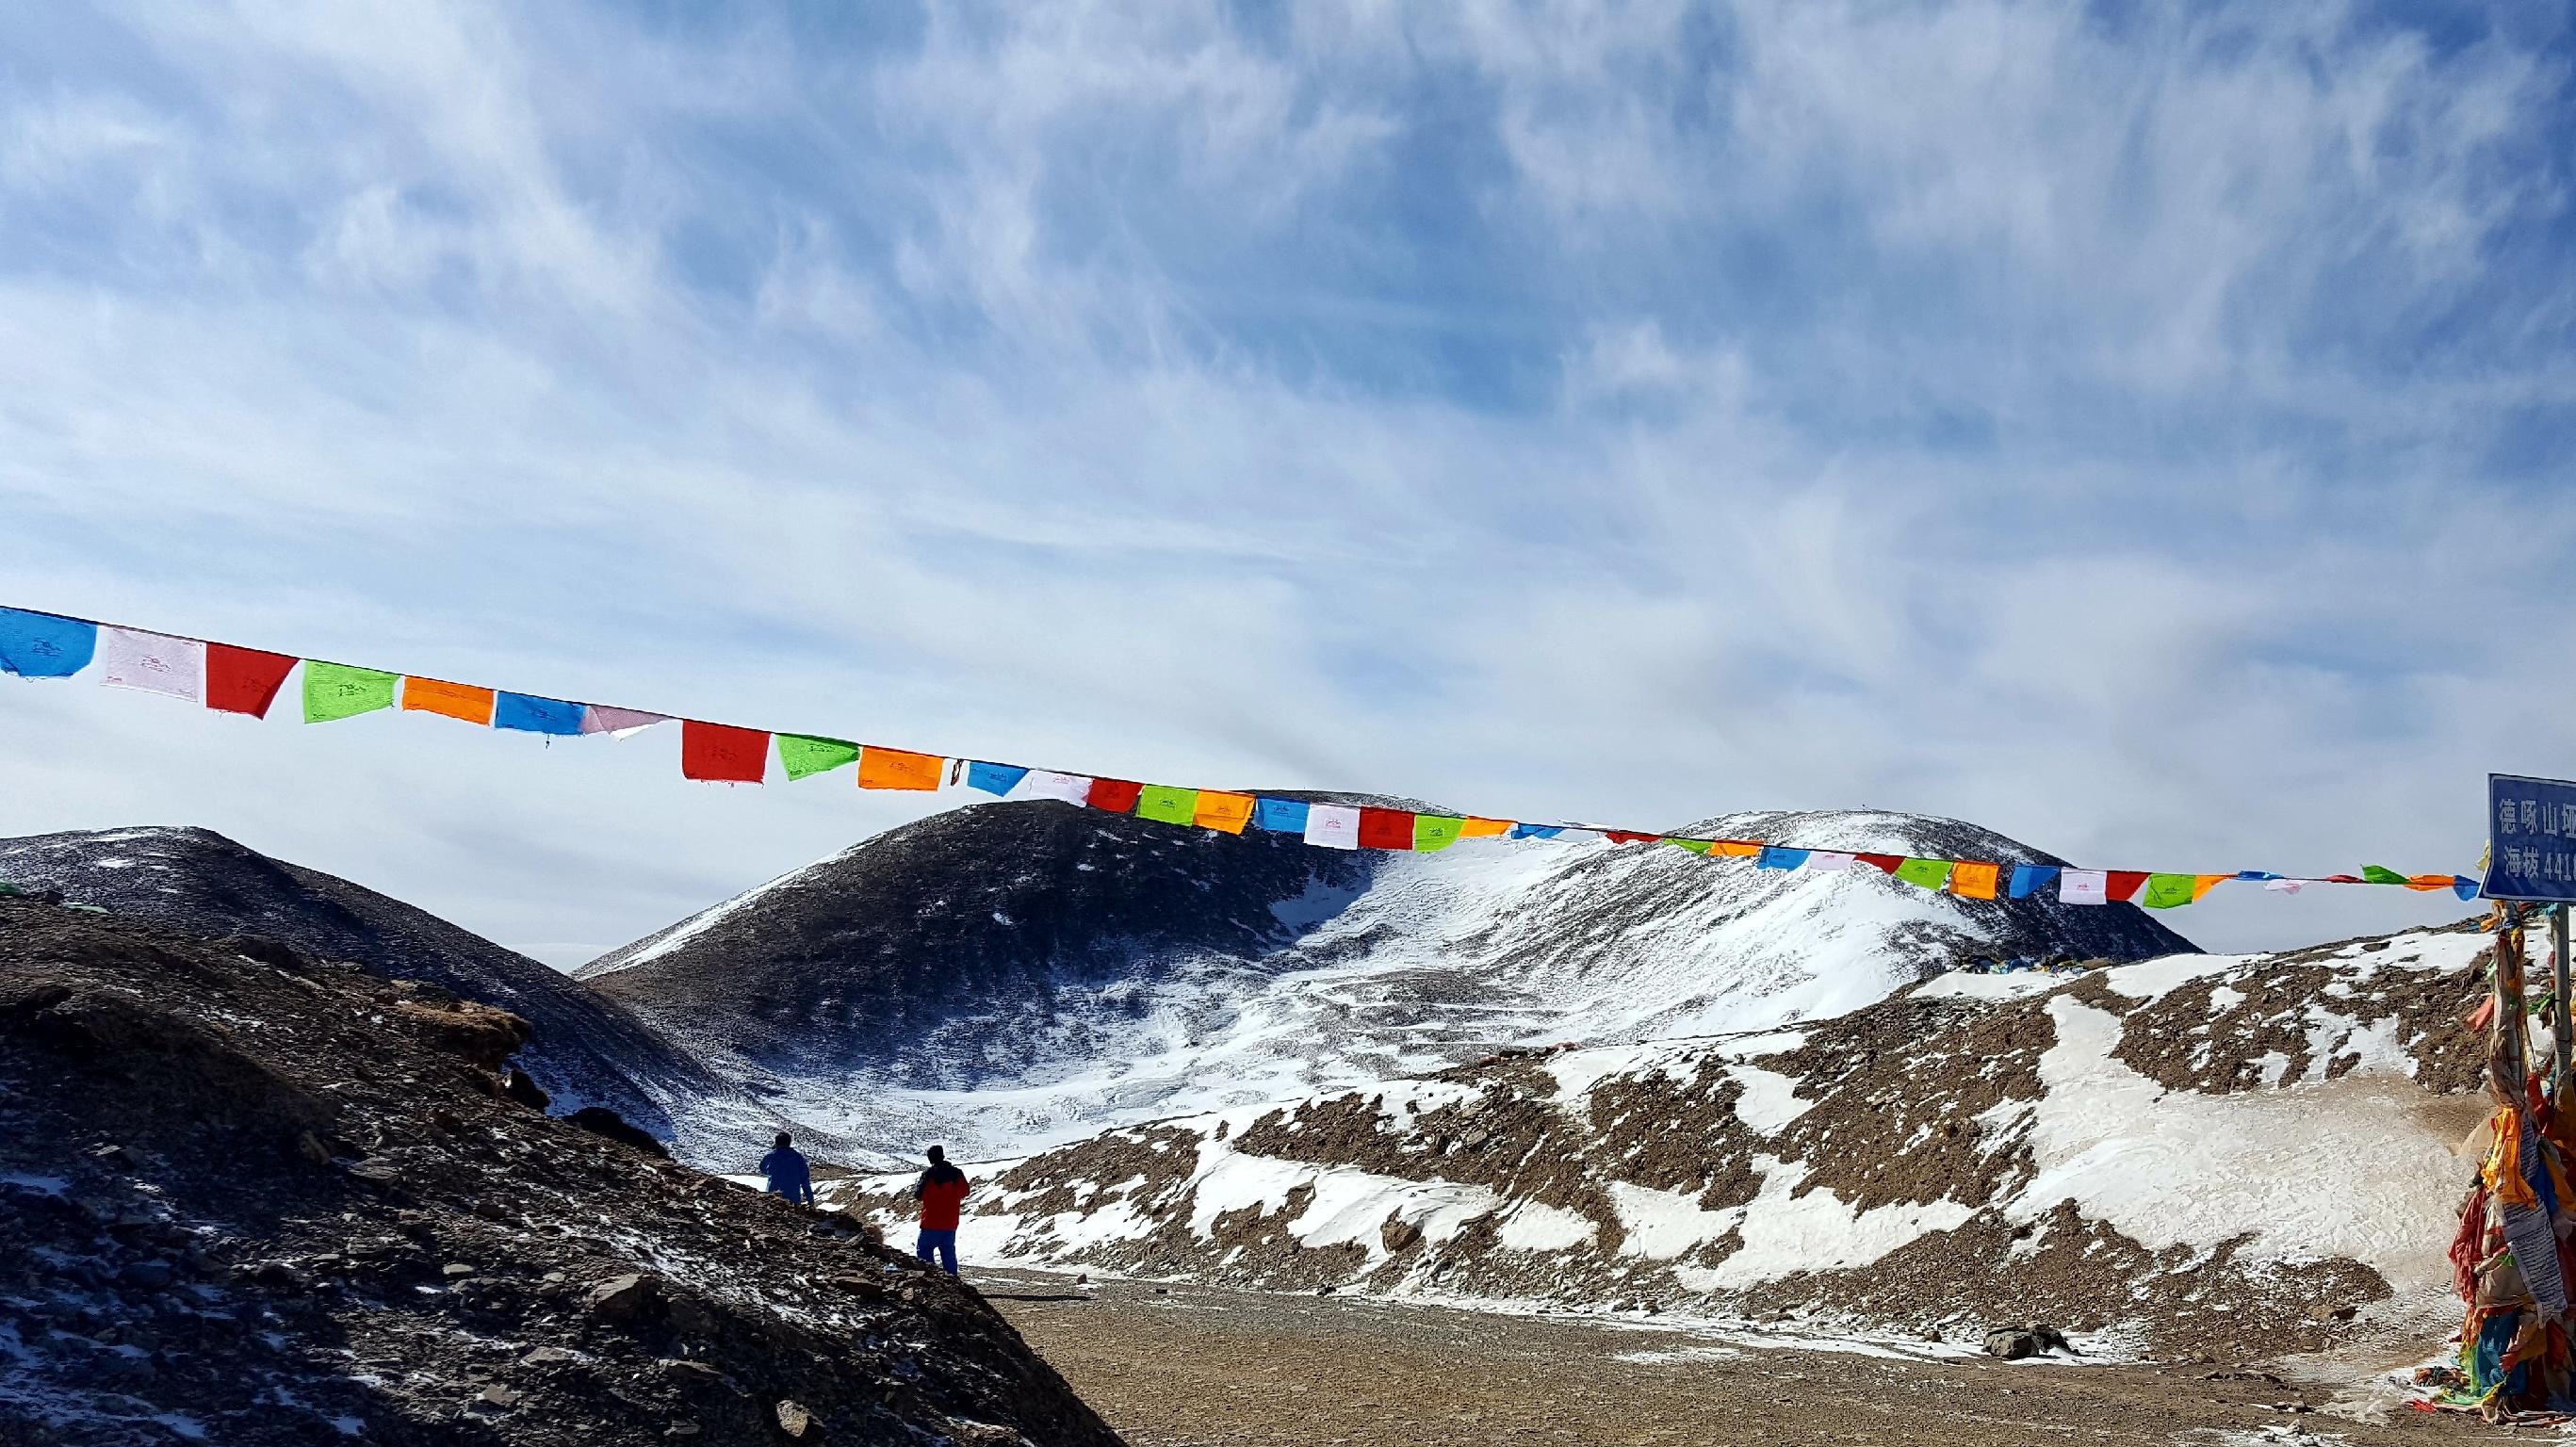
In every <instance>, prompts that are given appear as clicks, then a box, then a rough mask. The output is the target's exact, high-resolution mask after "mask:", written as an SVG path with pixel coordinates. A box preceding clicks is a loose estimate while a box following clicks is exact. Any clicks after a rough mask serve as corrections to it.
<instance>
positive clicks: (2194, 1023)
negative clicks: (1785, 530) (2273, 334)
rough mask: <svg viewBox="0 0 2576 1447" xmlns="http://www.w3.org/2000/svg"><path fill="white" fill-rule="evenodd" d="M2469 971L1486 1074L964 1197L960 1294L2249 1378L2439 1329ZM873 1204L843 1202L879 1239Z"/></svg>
mask: <svg viewBox="0 0 2576 1447" xmlns="http://www.w3.org/2000/svg"><path fill="white" fill-rule="evenodd" d="M2482 944H2483V940H2482V938H2481V937H2479V936H2477V935H2474V934H2470V933H2466V932H2431V933H2418V934H2410V935H2403V936H2398V937H2395V938H2392V939H2383V940H2368V941H2360V942H2356V943H2353V944H2349V945H2343V946H2335V947H2329V948H2324V949H2319V950H2313V951H2306V952H2302V953H2295V954H2287V955H2273V956H2256V957H2250V958H2228V957H2220V956H2206V955H2188V956H2178V957H2173V958H2168V959H2160V960H2154V961H2149V962H2145V963H2139V964H2133V965H2128V966H2123V967H2119V968H2110V969H2104V970H2099V971H2094V972H2091V973H2087V974H2084V975H2081V976H2076V977H2072V978H2069V977H2052V976H2047V975H2035V974H2020V975H1968V974H1961V975H1949V976H1943V977H1940V978H1937V979H1934V980H1931V981H1929V982H1926V983H1924V984H1921V985H1920V986H1917V987H1914V988H1909V989H1907V990H1905V991H1903V992H1901V993H1899V994H1897V995H1895V996H1893V997H1891V998H1888V999H1886V1000H1883V1001H1880V1002H1878V1003H1876V1004H1872V1005H1869V1006H1866V1007H1864V1008H1862V1009H1860V1010H1857V1011H1854V1012H1851V1013H1849V1014H1845V1015H1841V1016H1837V1017H1834V1018H1830V1019H1819V1020H1813V1021H1809V1022H1806V1023H1803V1024H1801V1025H1799V1026H1798V1027H1796V1028H1794V1029H1788V1030H1779V1031H1771V1032H1766V1033H1761V1034H1754V1035H1736V1036H1728V1037H1721V1038H1716V1039H1706V1040H1690V1041H1672V1042H1665V1043H1658V1044H1650V1045H1640V1046H1629V1047H1620V1048H1612V1049H1594V1050H1551V1051H1535V1052H1513V1053H1510V1054H1506V1055H1503V1056H1501V1057H1499V1058H1494V1059H1489V1060H1486V1061H1483V1062H1480V1063H1476V1064H1473V1065H1469V1066H1466V1067H1462V1068H1458V1069H1454V1070H1449V1071H1445V1072H1441V1073H1439V1074H1436V1075H1433V1076H1431V1077H1428V1078H1424V1079H1416V1080H1406V1081H1397V1082H1391V1083H1385V1084H1379V1085H1373V1086H1368V1087H1365V1088H1361V1089H1357V1090H1349V1091H1340V1092H1329V1093H1324V1094H1319V1095H1315V1096H1311V1097H1308V1098H1305V1099H1301V1100H1296V1101H1291V1102H1287V1103H1284V1104H1278V1105H1270V1106H1251V1107H1244V1108H1240V1109H1234V1110H1228V1111H1223V1112H1218V1113H1214V1114H1209V1115H1204V1116H1198V1117H1194V1118H1189V1119H1179V1120H1169V1121H1162V1122H1157V1123H1152V1124H1146V1125H1139V1126H1134V1127H1129V1128H1125V1129H1120V1130H1114V1131H1111V1132H1108V1133H1106V1134H1103V1135H1101V1136H1098V1137H1096V1138H1094V1139H1091V1140H1088V1141H1084V1142H1081V1143H1078V1144H1075V1145H1071V1146H1067V1147H1064V1148H1061V1149H1057V1150H1052V1151H1047V1152H1044V1153H1041V1154H1039V1155H1036V1156H1034V1157H1032V1158H1030V1159H1027V1160H1024V1161H1021V1162H1019V1163H1017V1164H1014V1165H1012V1166H1010V1167H1009V1168H1008V1169H1007V1170H1003V1171H1000V1172H998V1173H997V1174H994V1175H993V1176H992V1178H991V1179H990V1180H988V1181H986V1182H985V1183H983V1186H982V1188H981V1189H980V1190H979V1191H978V1192H977V1193H976V1196H975V1198H974V1200H973V1203H972V1207H973V1210H974V1212H975V1214H974V1216H972V1217H971V1218H970V1220H969V1229H968V1231H967V1233H966V1239H965V1246H966V1250H967V1253H968V1255H969V1256H970V1258H972V1259H977V1260H985V1261H993V1260H1003V1259H1018V1260H1023V1261H1027V1262H1033V1263H1041V1264H1048V1265H1057V1266H1083V1267H1089V1268H1094V1269H1106V1270H1110V1271H1115V1272H1121V1273H1128V1274H1136V1275H1144V1276H1153V1277H1176V1278H1187V1279H1192V1280H1203V1281H1212V1282H1228V1283H1248V1284H1253V1285H1259V1286H1265V1287H1276V1288H1283V1289H1316V1288H1333V1289H1357V1290H1363V1291H1368V1292H1377V1293H1391V1294H1411V1295H1427V1296H1432V1297H1464V1298H1470V1299H1476V1300H1483V1301H1504V1300H1532V1299H1535V1300H1544V1301H1549V1302H1556V1303H1562V1304H1568V1305H1577V1306H1584V1307H1592V1308H1601V1309H1655V1310H1662V1311H1677V1310H1678V1311H1688V1312H1696V1313H1710V1314H1722V1315H1747V1314H1749V1315H1754V1316H1760V1317H1770V1316H1773V1315H1791V1316H1800V1317H1820V1318H1829V1319H1834V1320H1838V1321H1843V1322H1850V1323H1855V1324H1865V1325H1869V1326H1874V1327H1880V1328H1889V1327H1893V1328H1901V1329H1905V1330H1908V1331H1946V1332H1949V1333H1952V1334H1954V1335H1956V1334H1959V1333H1963V1332H1967V1331H1970V1330H1971V1329H1973V1328H1974V1327H1976V1326H1977V1325H1978V1324H1980V1323H1986V1322H1991V1321H1995V1320H1998V1319H2004V1320H2018V1319H2028V1318H2030V1317H2034V1316H2036V1317H2040V1318H2044V1319H2049V1320H2053V1321H2055V1322H2058V1323H2060V1324H2062V1325H2064V1326H2067V1327H2069V1328H2073V1329H2076V1330H2078V1331H2080V1332H2082V1333H2084V1334H2086V1335H2087V1336H2088V1337H2089V1338H2090V1339H2091V1340H2093V1341H2094V1342H2095V1343H2096V1344H2097V1345H2100V1344H2110V1345H2114V1346H2119V1345H2127V1346H2130V1347H2135V1348H2144V1349H2146V1350H2150V1351H2155V1352H2158V1353H2176V1354H2192V1353H2204V1354H2205V1353H2208V1352H2211V1351H2213V1350H2222V1349H2223V1350H2224V1351H2225V1352H2227V1353H2228V1354H2229V1355H2231V1356H2234V1355H2258V1356H2272V1355H2278V1354H2281V1353H2285V1352H2290V1351H2296V1350H2303V1349H2310V1348H2316V1347H2321V1346H2325V1345H2328V1344H2330V1343H2333V1342H2336V1341H2341V1340H2348V1339H2350V1338H2351V1337H2353V1336H2354V1335H2355V1334H2358V1333H2370V1332H2379V1333H2385V1334H2388V1335H2389V1336H2391V1337H2392V1339H2402V1340H2406V1341H2409V1342H2413V1343H2417V1344H2429V1343H2431V1342H2434V1341H2438V1340H2439V1339H2440V1338H2441V1335H2442V1334H2443V1333H2444V1332H2446V1331H2449V1330H2451V1329H2452V1328H2454V1327H2456V1326H2457V1324H2458V1316H2457V1303H2456V1302H2455V1301H2453V1300H2451V1299H2450V1296H2449V1268H2448V1264H2447V1263H2446V1261H2445V1260H2444V1256H2443V1252H2444V1250H2445V1248H2446V1247H2447V1246H2448V1244H2449V1242H2450V1238H2451V1234H2452V1229H2453V1226H2454V1225H2455V1220H2454V1212H2455V1210H2456V1207H2457V1203H2458V1198H2459V1194H2460V1191H2461V1189H2462V1187H2463V1185H2464V1184H2465V1182H2466V1181H2467V1180H2468V1178H2469V1176H2470V1174H2471V1164H2470V1163H2469V1162H2467V1161H2463V1160H2460V1159H2458V1158H2456V1157H2455V1156H2454V1155H2453V1154H2452V1151H2451V1147H2452V1145H2453V1144H2454V1143H2455V1142H2457V1141H2458V1140H2459V1139H2460V1138H2461V1137H2462V1136H2463V1135H2464V1134H2465V1133H2466V1132H2468V1131H2469V1130H2471V1129H2472V1128H2473V1127H2475V1126H2476V1125H2477V1123H2478V1122H2479V1121H2480V1120H2481V1118H2482V1115H2483V1111H2484V1106H2483V1104H2482V1097H2480V1096H2479V1095H2477V1094H2476V1093H2475V1092H2474V1091H2473V1090H2472V1089H2471V1086H2472V1083H2473V1080H2474V1077H2475V1072H2476V1070H2477V1062H2478V1056H2479V1041H2478V1037H2476V1036H2475V1035H2474V1034H2473V1033H2472V1032H2470V1031H2469V1030H2468V1029H2467V1028H2466V1026H2465V1025H2464V1023H2463V1017H2464V1016H2465V1015H2466V1014H2467V1012H2468V1010H2469V1009H2470V1008H2471V1006H2472V1005H2474V1003H2475V1002H2476V1000H2477V999H2478V998H2479V990H2480V989H2481V985H2480V982H2479V976H2478V975H2477V973H2476V972H2475V971H2474V970H2473V969H2472V968H2471V965H2472V961H2473V957H2474V956H2475V955H2476V954H2477V953H2478V951H2479V950H2480V948H2481V946H2482ZM894 1184H895V1182H894V1181H893V1180H891V1179H888V1180H880V1181H875V1182H858V1183H852V1184H851V1185H850V1186H848V1187H847V1188H846V1189H847V1190H848V1191H849V1196H848V1202H849V1203H850V1204H852V1205H855V1206H857V1207H858V1208H859V1209H860V1210H862V1211H863V1212H866V1211H876V1212H880V1213H890V1212H891V1211H892V1209H893V1208H894V1206H895V1204H896V1203H894V1202H893V1201H892V1200H891V1199H890V1197H889V1196H888V1194H887V1193H888V1191H889V1190H890V1189H891V1187H892V1186H893V1185H894Z"/></svg>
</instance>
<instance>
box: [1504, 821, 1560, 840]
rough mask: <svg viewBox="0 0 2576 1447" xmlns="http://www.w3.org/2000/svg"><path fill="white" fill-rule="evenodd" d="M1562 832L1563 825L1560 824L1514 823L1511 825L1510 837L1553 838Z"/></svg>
mask: <svg viewBox="0 0 2576 1447" xmlns="http://www.w3.org/2000/svg"><path fill="white" fill-rule="evenodd" d="M1564 832H1565V826H1564V825H1562V824H1515V825H1513V826H1512V837H1513V838H1514V839H1553V838H1555V837H1556V836H1558V835H1559V834H1562V833H1564Z"/></svg>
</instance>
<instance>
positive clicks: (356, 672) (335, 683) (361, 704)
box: [304, 658, 402, 723]
mask: <svg viewBox="0 0 2576 1447" xmlns="http://www.w3.org/2000/svg"><path fill="white" fill-rule="evenodd" d="M401 680H402V675H401V674H398V673H386V672H384V671H383V670H381V669H374V668H351V667H350V666H349V665H347V664H345V663H324V662H323V661H321V660H320V659H318V658H308V659H306V660H305V661H304V721H305V722H306V723H329V722H331V721H332V720H333V719H343V718H355V717H357V716H358V715H359V714H362V713H374V712H375V711H376V710H377V709H380V708H391V707H393V706H394V685H395V684H396V683H398V682H400V681H401Z"/></svg>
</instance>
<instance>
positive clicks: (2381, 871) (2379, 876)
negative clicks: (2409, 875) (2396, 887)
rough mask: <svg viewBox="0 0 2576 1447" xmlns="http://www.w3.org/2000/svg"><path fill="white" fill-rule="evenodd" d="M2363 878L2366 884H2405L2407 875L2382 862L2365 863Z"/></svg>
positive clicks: (2362, 871) (2362, 870)
mask: <svg viewBox="0 0 2576 1447" xmlns="http://www.w3.org/2000/svg"><path fill="white" fill-rule="evenodd" d="M2361 878H2362V882H2363V883H2365V884H2404V883H2405V882H2406V876H2405V875H2402V874H2400V873H2398V872H2397V871H2396V870H2394V869H2390V868H2388V867H2387V866H2385V865H2380V864H2365V865H2363V866H2362V867H2361Z"/></svg>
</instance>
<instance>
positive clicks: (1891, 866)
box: [1852, 854, 1905, 874]
mask: <svg viewBox="0 0 2576 1447" xmlns="http://www.w3.org/2000/svg"><path fill="white" fill-rule="evenodd" d="M1852 858H1854V859H1857V860H1859V861H1860V862H1861V863H1863V864H1866V865H1868V866H1869V867H1870V868H1872V869H1876V870H1879V871H1881V872H1883V873H1887V874H1894V873H1895V872H1896V868H1897V866H1898V865H1900V864H1903V863H1904V862H1905V859H1904V856H1902V855H1896V854H1855V855H1853V856H1852Z"/></svg>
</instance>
